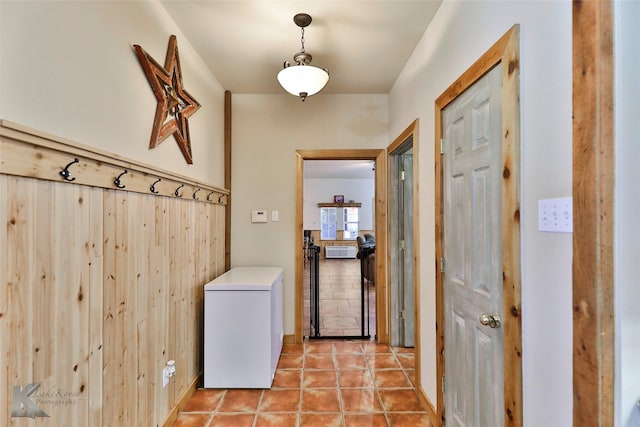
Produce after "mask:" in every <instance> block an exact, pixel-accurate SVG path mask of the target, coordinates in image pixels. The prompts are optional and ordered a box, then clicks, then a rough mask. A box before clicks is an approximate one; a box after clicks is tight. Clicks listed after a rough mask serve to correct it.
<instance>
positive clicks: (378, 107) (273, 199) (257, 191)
mask: <svg viewBox="0 0 640 427" xmlns="http://www.w3.org/2000/svg"><path fill="white" fill-rule="evenodd" d="M274 78H275V77H274ZM388 100H389V97H388V95H323V94H320V95H314V96H312V97H309V98H308V99H307V100H306V101H305V102H304V103H302V102H301V101H300V99H299V98H297V97H294V96H292V95H233V97H232V105H233V107H232V110H233V111H232V117H233V154H232V161H231V163H232V177H231V179H232V182H231V192H232V195H233V196H232V197H233V202H232V206H231V264H232V266H234V267H235V266H247V265H257V266H279V267H283V268H284V274H283V293H284V330H285V333H286V334H293V333H294V326H295V318H294V309H295V305H294V295H295V286H294V272H295V270H294V267H295V254H296V251H302V243H303V242H295V241H294V240H295V239H294V233H295V227H296V224H295V200H296V188H295V151H296V150H297V149H346V148H356V149H371V148H385V147H386V146H387V145H388V144H389V136H388V129H389V107H388ZM340 194H342V193H340ZM345 195H346V194H345ZM255 209H264V210H268V211H272V210H278V211H280V221H278V222H272V221H271V216H270V215H269V222H268V223H266V224H252V223H251V211H252V210H255Z"/></svg>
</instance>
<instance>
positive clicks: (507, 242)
mask: <svg viewBox="0 0 640 427" xmlns="http://www.w3.org/2000/svg"><path fill="white" fill-rule="evenodd" d="M519 40H520V26H519V25H514V26H513V27H511V29H509V31H507V33H505V34H504V35H503V36H502V37H501V38H500V39H499V40H498V41H497V42H496V43H495V44H494V45H493V46H492V47H491V48H490V49H489V50H488V51H487V52H486V53H485V54H484V55H482V56H481V57H480V58H479V59H478V60H477V61H476V62H475V63H474V64H473V65H471V67H469V69H467V70H466V71H465V72H464V73H463V74H462V75H461V76H460V77H459V78H458V79H457V80H456V81H455V82H454V83H453V84H451V86H449V87H448V88H447V89H446V90H445V91H444V92H443V93H442V94H441V95H440V96H439V97H438V99H436V101H435V141H434V145H435V195H436V197H435V235H436V259H435V265H436V278H435V279H436V335H437V338H436V340H437V345H436V352H437V353H436V361H437V363H436V375H437V378H438V381H440V383H441V384H443V382H444V372H445V361H444V352H445V347H444V326H445V323H444V289H443V285H444V281H443V277H442V271H441V269H440V259H441V257H442V256H443V254H444V250H443V248H444V247H443V244H444V229H443V213H444V209H443V208H444V206H443V203H444V198H443V196H444V193H443V191H444V187H443V175H442V174H443V164H442V161H441V156H440V139H441V138H442V110H444V109H445V108H446V107H447V106H448V105H449V104H450V103H451V102H453V101H454V100H455V99H456V98H457V97H458V96H459V95H460V94H461V93H462V92H464V91H465V90H466V89H467V88H469V87H470V86H471V85H473V84H474V83H475V82H476V81H478V80H479V79H480V78H481V77H483V76H484V75H485V74H486V73H487V72H489V70H491V69H492V68H493V67H495V66H496V65H497V64H500V63H501V64H502V133H501V135H502V167H503V170H502V247H503V259H502V265H503V272H502V277H503V283H502V285H503V312H504V319H503V320H504V322H503V328H504V348H505V351H504V396H505V399H504V405H505V407H504V414H505V415H504V420H505V423H504V425H505V427H516V426H522V416H523V414H522V313H521V267H520V262H521V261H520V50H519V44H520V42H519ZM437 413H438V420H439V425H440V426H442V425H444V417H445V405H444V392H443V388H442V387H438V390H437Z"/></svg>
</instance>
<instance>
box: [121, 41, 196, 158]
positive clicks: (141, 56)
mask: <svg viewBox="0 0 640 427" xmlns="http://www.w3.org/2000/svg"><path fill="white" fill-rule="evenodd" d="M133 48H134V49H135V51H136V54H137V55H138V60H139V61H140V65H142V69H143V70H144V73H145V75H146V76H147V80H149V85H151V89H152V90H153V93H154V95H155V96H156V100H157V101H158V105H157V107H156V116H155V119H154V120H153V130H152V131H151V140H150V142H149V149H151V148H155V147H157V146H158V145H160V143H161V142H162V141H164V140H165V139H167V138H168V137H169V136H170V135H173V136H174V138H175V139H176V142H177V143H178V147H180V151H181V152H182V155H183V156H184V158H185V160H186V161H187V163H188V164H193V156H192V153H191V138H190V136H189V122H188V119H189V117H191V115H193V113H195V112H196V111H197V110H198V108H200V104H199V103H198V101H196V100H195V99H194V98H193V97H192V96H191V95H189V92H187V91H186V90H185V88H184V85H183V84H182V70H181V68H180V57H179V56H178V42H177V39H176V36H175V35H172V36H171V37H169V47H168V48H167V57H166V59H165V61H164V67H162V66H161V65H160V64H158V63H157V62H156V60H155V59H153V58H152V57H151V56H150V55H149V54H148V53H147V52H145V51H144V49H142V48H141V47H140V46H138V45H134V46H133Z"/></svg>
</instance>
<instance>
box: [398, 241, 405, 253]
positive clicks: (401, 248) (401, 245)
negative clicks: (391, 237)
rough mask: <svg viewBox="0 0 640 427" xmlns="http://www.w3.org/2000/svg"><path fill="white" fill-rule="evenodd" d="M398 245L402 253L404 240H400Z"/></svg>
mask: <svg viewBox="0 0 640 427" xmlns="http://www.w3.org/2000/svg"><path fill="white" fill-rule="evenodd" d="M399 244H400V250H401V251H404V240H400V242H399Z"/></svg>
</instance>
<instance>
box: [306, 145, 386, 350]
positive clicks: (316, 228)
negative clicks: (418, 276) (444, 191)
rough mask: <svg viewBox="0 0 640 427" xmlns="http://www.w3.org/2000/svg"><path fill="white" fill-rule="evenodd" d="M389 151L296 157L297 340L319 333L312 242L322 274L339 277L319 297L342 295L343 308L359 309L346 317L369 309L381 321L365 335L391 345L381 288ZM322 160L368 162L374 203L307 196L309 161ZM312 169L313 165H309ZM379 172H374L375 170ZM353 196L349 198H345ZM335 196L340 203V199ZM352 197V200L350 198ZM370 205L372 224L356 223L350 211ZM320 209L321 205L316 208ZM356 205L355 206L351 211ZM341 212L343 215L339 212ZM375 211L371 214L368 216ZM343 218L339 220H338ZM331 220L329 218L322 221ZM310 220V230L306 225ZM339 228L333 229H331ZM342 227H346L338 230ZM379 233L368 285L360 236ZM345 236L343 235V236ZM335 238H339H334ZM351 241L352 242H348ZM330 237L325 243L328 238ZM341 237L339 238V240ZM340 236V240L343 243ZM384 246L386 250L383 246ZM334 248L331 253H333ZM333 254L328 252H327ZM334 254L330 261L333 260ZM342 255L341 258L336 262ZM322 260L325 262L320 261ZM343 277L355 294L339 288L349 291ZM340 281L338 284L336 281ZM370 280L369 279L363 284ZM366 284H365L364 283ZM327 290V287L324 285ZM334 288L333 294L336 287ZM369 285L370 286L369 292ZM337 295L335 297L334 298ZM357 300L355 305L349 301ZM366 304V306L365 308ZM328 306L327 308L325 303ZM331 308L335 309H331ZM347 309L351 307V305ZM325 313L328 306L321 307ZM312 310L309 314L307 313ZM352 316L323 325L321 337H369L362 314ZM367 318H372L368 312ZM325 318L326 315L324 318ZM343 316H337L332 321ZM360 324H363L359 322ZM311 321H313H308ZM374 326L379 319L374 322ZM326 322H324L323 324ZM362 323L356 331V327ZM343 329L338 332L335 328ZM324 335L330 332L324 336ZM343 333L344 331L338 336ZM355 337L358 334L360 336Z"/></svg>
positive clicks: (342, 195) (335, 193) (369, 324)
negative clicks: (313, 319)
mask: <svg viewBox="0 0 640 427" xmlns="http://www.w3.org/2000/svg"><path fill="white" fill-rule="evenodd" d="M384 153H385V152H384V150H310V151H306V150H299V151H297V152H296V156H297V158H296V225H295V227H296V230H295V235H296V241H298V242H300V250H296V274H295V277H296V298H295V304H296V305H295V316H296V318H295V325H296V326H295V328H296V329H295V341H296V342H302V340H303V338H304V337H305V336H309V335H311V334H313V330H312V327H311V322H310V320H311V311H312V310H311V309H312V307H311V300H310V297H311V295H310V290H309V286H310V284H311V283H310V277H311V276H310V273H311V271H310V268H311V263H310V262H311V261H313V260H311V259H310V258H309V255H310V252H311V250H310V249H311V245H310V244H311V242H312V243H313V248H316V247H318V248H319V249H318V251H319V252H321V253H319V254H318V258H319V259H318V261H319V263H318V264H319V265H318V267H319V269H320V268H323V267H324V268H323V270H325V271H324V275H327V277H329V276H335V277H333V278H332V279H330V281H329V282H328V283H326V286H328V287H325V288H324V289H323V288H320V289H319V290H318V294H319V296H320V297H321V296H325V297H327V298H325V299H326V300H330V299H334V300H337V299H338V298H331V297H332V296H335V293H338V296H340V297H341V298H339V299H340V300H342V301H341V302H339V303H338V304H343V305H344V304H347V305H349V304H353V305H354V306H355V309H354V307H353V306H352V308H351V309H348V308H343V310H341V311H342V313H343V314H345V315H347V314H349V313H352V314H357V313H356V311H358V312H360V314H361V313H362V309H363V308H366V304H367V303H368V304H369V308H368V309H367V311H366V312H367V313H369V311H371V312H373V313H375V321H374V322H370V321H369V320H368V319H367V321H366V324H365V325H364V326H365V331H366V329H367V328H368V330H369V334H368V335H370V336H372V337H375V338H376V339H377V340H378V341H379V342H383V343H388V333H387V327H386V298H385V297H384V296H383V295H384V294H385V292H386V289H387V288H386V285H385V283H381V282H380V281H381V280H382V278H384V277H386V276H385V275H384V272H385V271H386V270H385V269H386V262H385V260H386V247H385V246H386V232H387V230H386V223H385V222H384V219H385V218H384V217H385V215H384V213H385V212H386V191H385V190H386V184H385V175H384V174H385V171H386V164H385V161H386V159H385V156H384ZM316 160H340V161H344V160H351V161H354V160H358V161H366V164H367V167H368V168H369V169H370V171H371V172H372V173H373V185H374V188H373V197H372V198H371V199H372V200H366V201H365V200H363V201H359V200H356V199H355V196H349V195H348V194H349V193H347V192H343V191H337V190H330V191H329V193H326V194H325V195H323V196H322V197H324V198H327V199H329V200H326V201H324V202H323V201H319V200H307V199H306V196H305V174H304V172H305V163H306V162H307V161H316ZM308 165H309V164H308ZM371 169H373V170H371ZM345 193H347V194H345ZM334 196H335V198H334ZM345 196H346V197H345ZM365 203H366V204H368V205H369V206H370V209H368V210H366V211H365V215H371V217H372V219H371V220H370V221H360V219H361V218H358V219H357V220H356V219H355V218H354V213H355V212H354V211H353V210H348V209H346V208H352V207H357V206H355V205H357V204H360V206H359V207H358V208H359V209H358V212H359V211H360V209H361V208H362V205H363V204H365ZM314 205H315V206H314ZM351 205H354V206H351ZM321 208H336V209H335V211H331V210H326V211H321ZM311 209H312V210H313V211H312V212H313V214H310V215H308V217H309V218H311V219H309V218H307V219H305V210H307V211H309V210H311ZM338 210H339V211H340V212H338ZM367 212H369V213H367ZM338 214H339V215H338ZM322 215H325V216H326V218H324V219H323V218H322ZM313 218H316V222H317V224H314V223H313V221H314V220H313ZM305 221H306V225H305ZM363 223H364V224H370V227H371V229H369V228H367V229H364V228H360V227H359V224H363ZM331 224H333V225H331ZM336 224H340V227H338V226H337V225H336ZM374 230H375V241H376V245H377V247H378V249H376V251H377V255H376V258H375V261H374V265H373V267H372V274H373V275H372V276H370V278H371V279H373V280H367V279H366V278H363V277H362V276H361V271H360V260H359V259H357V258H356V255H357V253H358V240H359V239H358V236H362V237H364V234H365V231H374ZM338 232H340V236H338ZM333 233H335V236H334V234H333ZM345 236H346V237H347V238H346V239H345ZM323 237H324V238H323ZM334 237H335V238H334ZM338 237H340V238H338ZM381 244H382V245H383V246H380V245H381ZM327 248H329V249H327ZM327 251H328V252H327ZM327 254H329V258H327ZM336 256H338V257H339V258H335V257H336ZM320 257H321V259H320ZM319 273H320V277H321V278H322V276H323V272H322V271H320V272H319ZM340 276H343V277H348V285H349V287H350V288H351V289H343V290H341V289H339V288H340V287H341V286H344V285H343V284H342V283H338V282H340V281H341V280H340V279H339V277H340ZM334 279H335V280H334ZM362 279H364V280H362ZM361 280H362V281H361ZM320 286H324V285H322V284H321V285H320ZM332 286H333V287H334V288H333V289H332V288H331V287H332ZM363 286H364V287H363ZM363 289H364V290H365V291H367V292H368V293H369V296H368V297H366V293H365V297H364V298H363V296H362V292H361V291H362V290H363ZM330 294H333V295H330ZM349 300H353V301H349ZM362 303H364V305H362ZM320 304H322V299H321V300H320ZM325 305H326V303H325ZM327 307H330V306H327ZM345 307H347V306H345ZM320 308H322V307H320ZM307 309H308V310H309V314H306V311H307ZM328 310H329V312H331V310H334V313H335V314H338V313H337V307H336V308H333V307H332V308H328ZM360 314H357V316H351V320H344V321H343V320H338V319H332V321H333V322H335V323H334V324H333V325H327V324H324V325H322V324H321V323H320V327H321V329H320V332H321V335H327V336H332V337H334V338H335V337H338V336H347V337H353V336H358V335H362V336H365V335H367V334H366V333H362V329H361V324H359V321H360V319H361V315H360ZM365 314H366V313H365ZM320 315H321V316H322V312H321V313H320ZM332 317H337V316H332ZM356 318H357V319H358V320H357V321H356V320H355V319H356ZM306 319H309V320H306ZM371 320H372V321H373V320H374V319H371ZM320 321H321V322H322V319H320ZM354 321H355V322H356V325H355V326H356V328H352V326H354ZM340 322H344V326H345V327H344V328H343V327H340V326H341V325H340ZM331 326H338V327H331ZM323 330H325V331H326V333H323ZM338 331H339V332H338ZM355 332H358V333H357V334H356V333H355Z"/></svg>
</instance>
